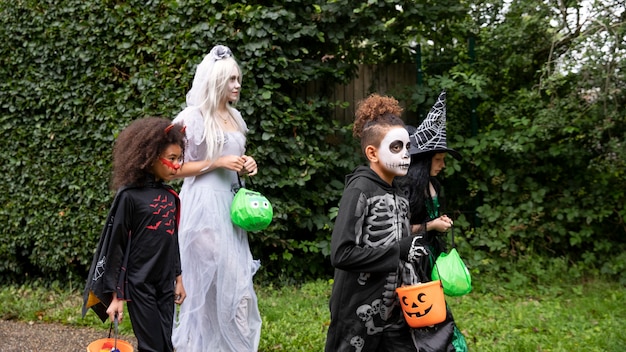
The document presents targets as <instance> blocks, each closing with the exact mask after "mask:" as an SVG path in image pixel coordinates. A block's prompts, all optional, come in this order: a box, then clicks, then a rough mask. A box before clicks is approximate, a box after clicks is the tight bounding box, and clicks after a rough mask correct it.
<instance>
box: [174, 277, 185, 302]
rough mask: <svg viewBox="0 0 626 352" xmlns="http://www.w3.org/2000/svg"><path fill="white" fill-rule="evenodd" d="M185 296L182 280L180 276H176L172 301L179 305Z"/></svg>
mask: <svg viewBox="0 0 626 352" xmlns="http://www.w3.org/2000/svg"><path fill="white" fill-rule="evenodd" d="M179 278H180V279H179ZM186 297H187V293H186V292H185V288H184V287H183V280H182V278H181V277H180V276H178V277H177V278H176V288H175V289H174V303H176V304H178V305H181V304H183V301H184V300H185V298H186Z"/></svg>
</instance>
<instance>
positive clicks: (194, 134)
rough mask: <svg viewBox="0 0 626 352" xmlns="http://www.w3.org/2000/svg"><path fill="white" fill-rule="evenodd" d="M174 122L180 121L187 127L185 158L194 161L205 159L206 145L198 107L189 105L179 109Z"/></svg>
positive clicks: (202, 120)
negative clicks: (181, 109)
mask: <svg viewBox="0 0 626 352" xmlns="http://www.w3.org/2000/svg"><path fill="white" fill-rule="evenodd" d="M174 123H182V124H184V125H185V126H186V127H187V128H186V129H185V131H186V134H187V145H186V147H185V160H187V161H196V160H204V159H206V145H205V143H204V119H203V118H202V113H201V112H200V109H199V108H198V107H195V106H190V107H187V108H185V110H183V111H181V112H180V113H179V114H178V116H176V118H175V119H174Z"/></svg>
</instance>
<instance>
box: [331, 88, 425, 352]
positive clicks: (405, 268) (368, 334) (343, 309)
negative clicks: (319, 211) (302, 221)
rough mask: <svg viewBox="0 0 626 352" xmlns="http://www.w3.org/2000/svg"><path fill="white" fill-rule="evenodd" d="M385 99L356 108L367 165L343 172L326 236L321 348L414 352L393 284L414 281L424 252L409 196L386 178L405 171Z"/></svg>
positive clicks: (401, 139) (404, 153)
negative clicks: (328, 271) (329, 272)
mask: <svg viewBox="0 0 626 352" xmlns="http://www.w3.org/2000/svg"><path fill="white" fill-rule="evenodd" d="M401 112H402V109H401V108H400V106H399V105H398V102H397V101H396V100H395V99H393V98H391V97H382V96H380V95H376V94H374V95H371V96H369V97H368V98H367V99H365V100H363V101H361V102H360V103H359V106H358V108H357V111H356V119H355V122H354V127H353V133H354V135H355V137H359V138H360V139H361V149H362V152H363V153H364V154H365V156H366V158H367V159H368V161H369V166H359V167H357V168H356V169H355V170H354V171H353V172H352V173H351V174H349V175H347V176H346V186H345V189H344V193H343V195H342V198H341V201H340V203H339V212H338V214H337V219H336V221H335V226H334V229H333V234H332V240H331V263H332V265H333V266H334V267H335V278H334V284H333V290H332V295H331V297H330V304H329V306H330V314H331V322H330V327H329V329H328V336H327V340H326V351H327V352H345V351H351V352H352V351H360V352H384V351H394V352H405V351H406V352H409V351H410V352H415V351H416V348H415V346H414V344H413V341H412V337H411V333H410V329H409V327H408V325H407V323H406V321H405V319H404V317H403V315H402V311H401V308H400V306H399V303H398V298H397V295H396V292H395V289H396V288H397V287H399V286H402V285H404V284H413V283H416V282H417V280H418V277H417V274H416V272H415V267H414V264H413V263H415V262H416V261H418V260H419V259H420V258H422V257H426V256H427V255H428V252H427V251H426V249H425V248H424V247H423V246H419V245H418V244H417V242H418V239H419V238H418V236H412V235H410V232H409V218H408V211H409V206H408V200H407V199H406V198H405V197H403V196H401V195H399V194H398V192H397V189H396V187H395V186H394V184H393V180H394V178H395V177H396V176H402V175H404V174H406V172H407V170H408V167H409V163H410V156H409V134H408V132H407V131H406V129H405V127H404V122H403V121H402V120H401V119H400V117H399V116H400V113H401Z"/></svg>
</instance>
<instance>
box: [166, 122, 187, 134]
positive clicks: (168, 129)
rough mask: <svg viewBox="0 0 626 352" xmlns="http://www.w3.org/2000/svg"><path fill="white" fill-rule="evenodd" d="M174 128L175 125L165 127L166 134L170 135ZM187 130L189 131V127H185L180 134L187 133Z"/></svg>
mask: <svg viewBox="0 0 626 352" xmlns="http://www.w3.org/2000/svg"><path fill="white" fill-rule="evenodd" d="M172 128H174V124H171V125H169V126H167V127H165V134H168V133H170V131H171V130H172ZM186 129H187V126H183V127H182V128H181V129H180V133H185V130H186Z"/></svg>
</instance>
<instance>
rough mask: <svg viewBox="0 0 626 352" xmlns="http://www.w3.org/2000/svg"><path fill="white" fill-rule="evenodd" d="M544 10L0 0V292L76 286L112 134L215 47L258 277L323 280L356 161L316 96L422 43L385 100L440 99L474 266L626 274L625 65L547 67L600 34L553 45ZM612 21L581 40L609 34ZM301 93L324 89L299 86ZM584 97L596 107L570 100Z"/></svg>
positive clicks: (160, 105) (452, 197)
mask: <svg viewBox="0 0 626 352" xmlns="http://www.w3.org/2000/svg"><path fill="white" fill-rule="evenodd" d="M549 3H550V2H546V4H544V5H545V6H538V7H537V6H533V7H530V5H528V4H525V3H524V2H520V3H518V2H513V3H512V5H511V6H510V14H509V16H510V17H508V18H507V20H506V21H502V22H499V21H495V20H493V19H494V18H497V16H496V13H497V11H498V10H499V9H500V6H501V5H502V4H500V3H499V2H493V1H491V2H489V3H483V2H482V1H473V2H472V4H473V5H474V7H473V9H474V10H473V12H472V14H471V16H470V10H469V6H468V5H469V4H465V3H460V2H456V1H453V0H448V1H437V2H434V1H419V2H415V1H385V2H380V1H379V2H362V3H357V4H354V3H353V2H350V1H347V0H340V1H333V2H319V3H318V2H306V1H281V2H272V1H266V2H257V1H249V2H242V3H230V2H226V1H217V0H214V1H210V2H206V1H199V0H192V1H187V2H184V4H183V2H179V1H167V0H163V1H107V0H105V1H77V0H65V1H61V2H59V1H38V0H23V1H22V0H18V1H4V0H0V39H1V40H2V45H1V46H0V60H1V64H0V104H1V115H0V121H1V123H0V126H2V132H3V133H4V136H5V138H3V139H2V141H1V142H0V143H1V144H0V147H1V150H2V153H3V155H4V156H3V171H4V175H5V177H4V178H3V179H2V180H1V181H0V184H1V185H2V189H4V190H5V191H4V192H2V193H1V194H0V201H1V203H2V209H1V210H0V224H2V225H3V227H2V230H1V232H0V282H4V281H19V280H22V279H24V278H28V277H33V276H37V277H38V276H43V277H46V278H49V279H51V280H57V279H59V280H62V279H65V278H66V277H68V276H69V277H70V279H72V278H73V279H77V280H82V279H83V276H84V275H85V273H86V270H87V266H88V264H89V262H90V261H91V256H92V251H93V249H94V247H95V244H96V241H97V238H98V236H99V232H100V226H101V225H102V223H103V220H104V216H105V214H106V212H107V210H108V206H109V203H110V201H111V199H112V194H111V192H110V190H109V189H108V182H109V174H110V159H111V147H112V143H113V141H114V139H115V137H116V135H117V133H119V131H120V130H121V129H122V128H123V127H125V126H126V125H127V124H128V123H129V122H130V121H132V120H134V119H137V118H140V117H144V116H150V115H158V116H164V117H169V118H173V117H174V116H175V115H176V114H177V113H178V112H179V111H180V110H181V109H182V107H183V104H184V95H185V93H186V92H187V90H188V89H189V87H190V84H191V81H192V78H193V73H194V69H195V66H196V65H197V64H198V63H199V62H200V61H201V60H202V57H203V56H204V55H205V54H206V53H207V52H208V50H210V48H211V47H212V46H213V45H215V44H218V43H219V44H225V45H228V46H229V47H231V49H232V50H233V52H234V54H235V55H236V57H237V59H238V61H239V62H240V63H241V65H242V68H243V70H244V83H243V93H242V101H241V102H240V103H239V105H238V108H239V109H240V110H241V111H242V113H243V115H244V118H245V119H246V121H247V122H248V126H249V128H250V135H249V146H248V149H249V152H250V154H252V155H254V156H255V158H256V159H257V162H258V163H259V165H260V168H261V169H260V171H261V172H260V174H259V175H258V176H255V178H254V181H255V182H254V185H255V187H256V188H258V189H260V190H261V191H263V192H264V193H265V194H266V195H267V196H268V197H269V198H270V199H271V200H272V203H273V205H274V209H275V218H274V222H273V223H272V225H271V227H270V228H269V229H268V230H267V231H264V232H262V233H255V234H251V245H252V249H253V252H254V255H255V256H256V257H260V258H261V259H262V262H263V264H264V265H263V267H262V272H261V273H260V277H261V278H262V279H263V280H276V279H279V280H283V281H284V280H302V279H307V278H311V277H321V276H324V277H326V276H327V275H329V274H330V273H331V272H332V269H331V268H330V265H329V263H328V262H327V258H326V255H327V254H328V247H329V244H328V243H329V239H330V233H331V229H332V217H333V214H334V212H335V211H336V208H335V207H336V206H337V203H338V200H339V197H340V195H341V191H342V188H343V177H344V175H345V174H346V173H347V172H349V171H350V170H351V169H352V168H353V167H354V166H355V165H357V164H358V163H361V162H362V159H361V157H360V155H359V151H358V148H357V146H356V143H355V141H354V140H353V139H352V137H351V135H350V128H349V127H350V126H343V125H340V124H339V123H338V122H337V121H335V120H334V118H333V116H332V111H333V110H334V107H335V106H336V105H337V104H342V103H343V102H336V101H332V100H330V99H329V98H328V97H329V96H330V93H331V89H332V87H333V85H334V84H335V83H342V82H347V81H350V80H351V79H352V78H353V77H354V75H355V72H356V71H355V69H356V64H357V63H376V64H388V63H394V62H413V61H415V60H416V56H415V55H416V53H415V45H413V44H411V43H418V44H422V47H423V50H422V54H423V57H422V58H421V59H422V61H423V72H422V73H423V78H424V79H423V81H422V84H419V85H416V86H413V87H397V88H396V89H395V90H393V91H391V92H388V93H389V94H393V95H395V96H396V97H398V98H399V99H405V100H406V101H409V106H407V110H409V111H417V112H418V115H419V116H423V115H424V113H425V112H426V111H427V110H428V108H429V107H430V106H431V105H432V102H433V100H434V98H435V96H436V95H437V94H438V92H439V90H440V89H442V88H445V89H447V90H448V121H449V123H448V136H449V144H450V145H452V146H454V148H455V149H457V150H459V151H460V152H461V153H462V154H463V155H464V159H463V161H461V162H456V161H453V160H450V161H449V165H448V169H447V170H446V174H445V178H444V184H445V185H446V191H447V193H446V195H447V198H448V205H449V206H448V211H449V213H451V214H453V216H454V217H455V218H456V219H457V221H456V224H457V228H458V231H457V234H458V235H459V236H457V237H458V238H459V246H460V250H461V252H462V253H463V255H464V257H465V258H466V259H467V260H468V263H469V264H470V266H471V267H472V270H473V272H474V273H475V274H479V273H480V272H482V271H490V270H493V271H500V270H502V271H508V272H512V271H526V272H528V273H530V275H518V276H516V275H512V276H509V279H511V280H521V281H523V280H532V276H533V275H540V273H541V267H542V263H543V262H545V261H549V258H550V257H559V258H564V259H565V260H568V261H569V262H570V263H572V265H571V267H570V271H571V272H570V273H569V274H572V275H578V276H582V275H584V274H589V273H591V274H600V273H604V274H608V275H612V276H615V277H620V278H621V279H622V280H624V281H626V276H625V274H623V272H624V269H625V268H626V254H624V253H626V251H625V249H626V240H625V234H626V233H625V225H624V218H625V216H626V211H625V210H624V206H623V204H624V202H625V201H626V194H625V188H626V187H624V170H625V168H626V167H625V165H626V163H625V159H626V152H625V148H626V147H625V146H624V143H623V141H624V139H625V135H624V133H625V132H624V131H626V117H625V113H624V111H623V109H621V108H620V107H622V106H623V105H624V102H625V100H626V93H625V91H624V84H623V82H625V81H626V80H625V79H624V78H625V77H624V72H626V70H625V69H624V62H626V61H624V58H623V57H621V58H620V57H619V56H618V57H617V59H611V60H607V61H606V62H605V61H603V60H606V57H603V56H602V55H600V54H599V53H597V52H596V53H594V52H593V51H588V52H587V53H586V55H588V56H589V58H590V60H587V61H585V62H584V63H583V64H581V67H579V69H578V70H576V71H569V72H567V73H563V71H559V70H556V68H555V67H556V63H555V62H556V59H557V58H562V59H565V58H568V57H570V56H571V55H572V52H573V50H574V49H576V48H580V45H581V43H582V42H583V41H585V40H592V41H593V40H596V41H598V42H600V41H601V40H602V39H601V38H600V37H594V32H593V31H592V30H590V31H587V32H585V33H580V32H579V33H576V32H572V35H571V36H570V37H565V38H562V37H559V36H556V35H554V28H552V27H551V26H550V25H549V21H548V19H550V18H556V19H558V12H557V11H555V7H551V6H549ZM609 3H610V1H609ZM575 5H576V4H575V3H572V4H570V6H571V7H572V8H573V7H575ZM398 6H399V7H398ZM398 8H401V9H402V11H399V10H398ZM611 13H612V12H611V11H608V12H607V13H605V14H603V15H602V16H599V17H597V18H601V19H602V21H605V23H604V24H605V25H604V26H598V27H597V28H595V30H596V31H599V30H600V29H602V28H610V29H611V30H612V32H611V34H612V35H614V36H615V37H616V38H623V37H624V28H623V26H622V27H619V26H614V24H615V23H619V19H618V18H616V17H615V16H613V17H612V15H611ZM561 25H563V24H562V23H561ZM469 38H472V40H474V41H475V43H476V45H475V52H473V53H470V52H471V50H470V49H471V48H470V45H469V44H468V43H469V42H468V40H469ZM557 38H558V39H557ZM427 41H430V42H432V43H434V44H432V45H425V43H427ZM617 43H618V44H616V45H615V48H616V52H620V51H619V50H624V44H623V43H624V41H621V42H620V41H617ZM599 47H601V46H599ZM472 48H473V46H472ZM310 82H322V85H321V88H320V89H319V90H318V91H314V92H311V91H310V90H308V91H305V89H304V87H305V86H306V85H307V84H308V83H310ZM318 86H319V85H318ZM596 89H597V92H598V97H599V98H598V99H597V100H594V101H589V100H584V99H582V98H581V92H586V91H596ZM342 106H343V105H342ZM408 122H410V123H413V124H417V123H419V121H408ZM529 277H530V278H529Z"/></svg>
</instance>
